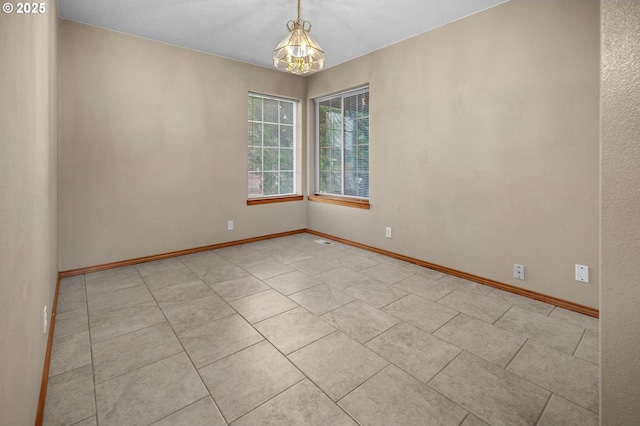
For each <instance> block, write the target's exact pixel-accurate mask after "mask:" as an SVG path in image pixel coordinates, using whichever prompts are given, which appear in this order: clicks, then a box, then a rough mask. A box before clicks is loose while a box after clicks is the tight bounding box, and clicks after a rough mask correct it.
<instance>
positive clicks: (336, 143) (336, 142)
mask: <svg viewBox="0 0 640 426" xmlns="http://www.w3.org/2000/svg"><path fill="white" fill-rule="evenodd" d="M329 140H330V143H331V147H332V148H334V149H342V132H341V131H340V130H331V131H330V133H329Z"/></svg>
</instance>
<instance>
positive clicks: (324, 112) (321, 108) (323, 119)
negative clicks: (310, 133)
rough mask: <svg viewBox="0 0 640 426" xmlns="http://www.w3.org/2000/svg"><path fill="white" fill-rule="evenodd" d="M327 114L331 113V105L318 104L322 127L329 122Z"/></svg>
mask: <svg viewBox="0 0 640 426" xmlns="http://www.w3.org/2000/svg"><path fill="white" fill-rule="evenodd" d="M327 112H329V103H328V102H327V101H324V102H320V103H319V104H318V123H319V124H320V126H322V125H323V124H326V122H327Z"/></svg>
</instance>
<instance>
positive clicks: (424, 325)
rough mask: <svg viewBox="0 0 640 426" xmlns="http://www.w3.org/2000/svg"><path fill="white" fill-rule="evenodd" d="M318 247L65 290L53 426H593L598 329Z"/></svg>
mask: <svg viewBox="0 0 640 426" xmlns="http://www.w3.org/2000/svg"><path fill="white" fill-rule="evenodd" d="M318 239H319V238H318V237H316V236H314V235H310V234H297V235H292V236H288V237H282V238H276V239H270V240H264V241H259V242H255V243H250V244H243V245H238V246H232V247H227V248H223V249H219V250H212V251H208V252H202V253H196V254H192V255H188V256H181V257H174V258H169V259H163V260H159V261H154V262H147V263H143V264H139V265H135V266H127V267H123V268H118V269H112V270H107V271H101V272H95V273H91V274H86V275H81V276H75V277H69V278H63V279H62V280H61V282H60V296H59V302H58V312H57V323H56V328H55V335H54V340H53V342H54V343H53V351H52V359H51V366H52V367H51V371H50V377H49V387H48V391H47V404H46V409H45V420H44V424H45V425H53V424H67V425H73V424H79V425H85V424H86V425H95V424H99V425H109V424H131V425H151V424H158V425H160V424H162V425H164V424H194V425H197V424H203V425H204V424H214V425H227V424H232V425H245V424H250V425H254V424H273V425H281V424H301V425H326V424H335V425H342V424H344V425H355V424H362V425H375V424H384V425H387V424H403V425H411V424H416V425H427V424H438V425H440V424H442V425H447V424H451V425H456V426H457V425H460V424H462V425H469V426H471V425H498V424H531V425H536V424H545V425H546V424H567V425H568V424H597V422H598V413H597V410H598V398H599V397H598V374H597V373H598V368H599V367H598V320H597V319H594V318H589V317H585V316H582V315H580V314H577V313H574V312H570V311H566V310H565V309H561V308H557V307H554V306H551V305H547V304H544V303H541V302H537V301H533V300H531V299H526V298H523V297H521V296H516V295H512V294H510V293H506V292H504V291H502V290H497V289H492V288H490V287H486V286H483V285H480V284H477V283H472V282H469V281H466V280H462V279H460V278H456V277H452V276H447V275H444V274H441V273H439V272H435V271H432V270H429V269H425V268H422V267H419V266H417V265H413V264H409V263H405V262H402V261H400V260H398V259H392V258H387V257H384V256H381V255H377V254H374V253H370V252H366V251H364V250H361V249H356V248H354V247H350V246H348V245H345V244H341V243H337V242H335V243H334V244H331V245H322V244H318V243H316V240H318Z"/></svg>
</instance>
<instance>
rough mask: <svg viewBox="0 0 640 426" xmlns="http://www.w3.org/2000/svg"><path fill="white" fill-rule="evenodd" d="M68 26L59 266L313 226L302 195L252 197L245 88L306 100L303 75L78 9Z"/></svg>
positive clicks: (64, 35) (63, 48)
mask: <svg viewBox="0 0 640 426" xmlns="http://www.w3.org/2000/svg"><path fill="white" fill-rule="evenodd" d="M60 34H61V37H60V104H59V105H60V110H59V115H60V167H59V182H60V200H59V202H60V228H59V231H60V270H69V269H73V268H79V267H85V266H92V265H97V264H101V263H107V262H114V261H118V260H124V259H131V258H135V257H140V256H149V255H154V254H159V253H166V252H170V251H175V250H181V249H188V248H193V247H199V246H204V245H209V244H215V243H220V242H225V241H231V240H239V239H243V238H249V237H254V236H261V235H265V234H271V233H277V232H283V231H289V230H294V229H301V228H304V227H305V222H306V205H305V203H304V202H289V203H283V204H270V205H261V206H251V207H248V206H247V205H246V199H247V148H246V146H247V145H246V144H247V130H246V129H247V124H246V117H247V93H248V92H249V91H252V92H258V93H265V94H277V95H280V96H286V97H291V98H296V99H301V100H303V99H305V95H306V83H305V80H304V79H303V78H301V77H296V76H291V75H287V74H284V73H281V72H278V71H275V70H271V69H266V68H261V67H257V66H253V65H248V64H245V63H240V62H236V61H231V60H227V59H223V58H219V57H215V56H212V55H206V54H202V53H199V52H195V51H191V50H187V49H181V48H177V47H174V46H170V45H166V44H162V43H157V42H153V41H149V40H145V39H142V38H137V37H133V36H129V35H124V34H121V33H117V32H113V31H107V30H103V29H99V28H95V27H90V26H86V25H82V24H78V23H74V22H70V21H64V20H63V21H61V23H60ZM300 133H302V131H301V129H300ZM300 143H301V142H300ZM227 220H234V221H235V228H236V229H235V230H234V231H227Z"/></svg>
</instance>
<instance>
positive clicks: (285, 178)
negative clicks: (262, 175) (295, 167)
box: [280, 172, 295, 194]
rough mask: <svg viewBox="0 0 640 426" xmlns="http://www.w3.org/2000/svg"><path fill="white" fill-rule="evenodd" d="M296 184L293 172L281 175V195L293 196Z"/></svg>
mask: <svg viewBox="0 0 640 426" xmlns="http://www.w3.org/2000/svg"><path fill="white" fill-rule="evenodd" d="M294 183H295V182H294V177H293V172H285V173H280V194H293V193H294V186H295V185H294Z"/></svg>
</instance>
